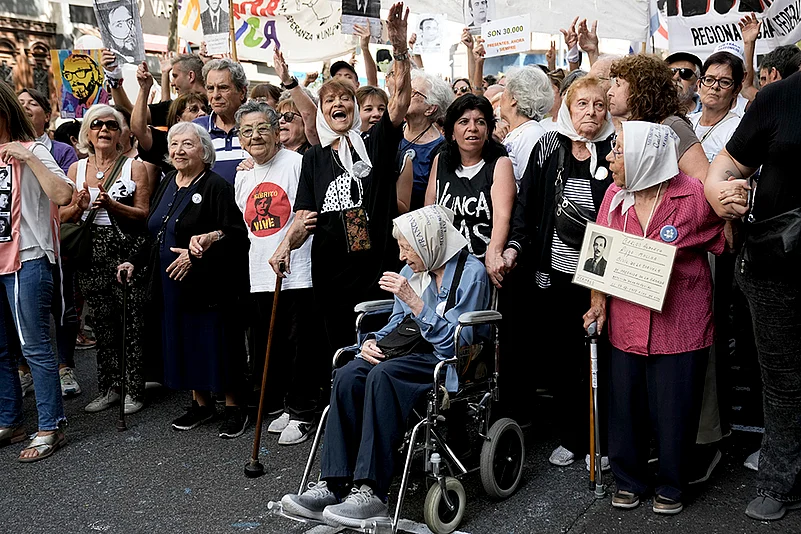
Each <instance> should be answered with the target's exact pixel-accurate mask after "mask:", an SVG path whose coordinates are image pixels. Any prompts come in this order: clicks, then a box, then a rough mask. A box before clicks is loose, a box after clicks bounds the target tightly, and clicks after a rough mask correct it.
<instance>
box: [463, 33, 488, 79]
mask: <svg viewBox="0 0 801 534" xmlns="http://www.w3.org/2000/svg"><path fill="white" fill-rule="evenodd" d="M462 44H463V45H464V46H465V48H467V80H468V81H469V82H470V83H471V84H472V83H473V73H474V72H475V71H476V58H475V56H473V47H474V46H475V43H474V41H473V36H472V35H470V30H469V29H468V28H463V29H462ZM481 70H482V71H483V70H484V66H483V65H482V66H481Z"/></svg>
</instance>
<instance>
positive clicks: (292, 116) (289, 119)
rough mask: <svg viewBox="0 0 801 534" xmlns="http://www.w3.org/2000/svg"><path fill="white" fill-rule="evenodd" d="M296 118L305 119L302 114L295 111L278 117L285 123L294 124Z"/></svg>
mask: <svg viewBox="0 0 801 534" xmlns="http://www.w3.org/2000/svg"><path fill="white" fill-rule="evenodd" d="M295 117H303V115H301V114H300V113H295V112H294V111H287V112H285V113H281V114H280V115H279V116H278V118H279V119H284V122H292V121H293V120H295Z"/></svg>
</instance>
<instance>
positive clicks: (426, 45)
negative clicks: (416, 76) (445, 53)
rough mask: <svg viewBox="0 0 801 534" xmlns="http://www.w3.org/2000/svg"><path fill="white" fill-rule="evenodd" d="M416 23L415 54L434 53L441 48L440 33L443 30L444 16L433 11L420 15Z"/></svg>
mask: <svg viewBox="0 0 801 534" xmlns="http://www.w3.org/2000/svg"><path fill="white" fill-rule="evenodd" d="M419 20H420V22H419V23H418V24H417V29H416V31H415V33H417V41H416V42H415V43H414V49H413V50H412V51H413V52H414V53H415V54H436V53H439V52H440V51H441V50H442V33H443V32H444V30H445V16H444V15H439V14H433V13H426V14H423V15H420V19H419Z"/></svg>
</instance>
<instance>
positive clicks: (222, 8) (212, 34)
mask: <svg viewBox="0 0 801 534" xmlns="http://www.w3.org/2000/svg"><path fill="white" fill-rule="evenodd" d="M199 4H200V27H201V30H202V31H203V41H205V43H206V53H207V54H208V55H210V56H212V55H216V54H230V53H231V33H230V26H231V16H230V14H229V11H228V2H227V1H226V0H199Z"/></svg>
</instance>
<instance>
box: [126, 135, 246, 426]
mask: <svg viewBox="0 0 801 534" xmlns="http://www.w3.org/2000/svg"><path fill="white" fill-rule="evenodd" d="M167 142H168V145H169V149H170V163H171V164H172V165H173V167H175V171H174V172H173V173H170V174H169V175H167V176H166V177H165V178H164V180H162V182H161V184H160V185H159V188H158V190H156V193H155V194H154V195H153V207H152V208H151V210H150V214H149V215H148V216H147V229H148V233H149V234H150V236H151V237H152V239H153V243H152V245H150V246H144V247H141V248H140V249H139V251H138V253H137V254H135V255H133V256H132V257H131V259H130V260H129V261H127V262H125V263H121V264H120V265H119V266H118V267H117V277H118V278H119V277H120V272H121V271H123V270H124V271H126V272H127V273H128V277H129V278H130V277H131V275H133V274H135V273H138V272H141V271H143V270H145V269H147V268H150V269H151V274H150V276H151V278H152V280H151V282H150V284H149V285H150V287H151V293H152V294H151V297H152V298H154V299H157V300H158V301H159V304H160V306H159V308H160V312H161V340H162V355H163V358H164V385H165V386H167V387H170V388H172V389H178V390H193V397H194V400H193V402H192V405H191V407H190V408H189V409H188V410H187V412H186V413H185V414H184V415H182V416H180V417H178V418H177V419H175V420H174V421H173V422H172V427H173V428H174V429H175V430H191V429H193V428H195V427H197V426H199V425H201V424H203V423H206V422H209V421H211V420H213V419H214V418H215V417H216V415H217V412H216V409H215V407H214V402H213V400H212V398H211V395H210V392H212V391H213V392H215V393H224V394H225V412H224V418H223V422H222V424H221V426H220V432H219V435H220V437H221V438H235V437H237V436H240V435H242V433H243V432H244V431H245V428H246V426H247V422H248V417H247V414H246V412H245V410H243V409H241V408H239V407H238V404H237V400H238V399H237V394H238V393H239V390H240V389H241V387H242V382H243V380H244V347H243V343H242V342H243V339H244V326H243V324H242V320H241V317H240V315H239V312H238V309H237V308H238V304H239V303H238V297H240V296H241V295H242V294H243V293H244V291H246V287H245V285H244V284H243V280H245V279H246V277H247V238H246V236H245V227H244V223H243V222H242V215H241V213H240V212H239V210H238V209H237V207H236V204H235V203H234V195H233V186H231V185H230V184H228V183H226V181H225V180H224V179H223V178H222V177H221V176H220V175H218V174H216V173H215V172H213V171H211V170H210V169H211V167H212V166H213V165H214V157H215V153H214V145H213V144H212V142H211V138H210V137H209V134H208V132H206V131H205V130H204V129H203V128H202V127H201V126H200V125H198V124H196V123H192V122H180V123H178V124H176V125H175V126H173V127H172V128H170V131H169V132H168V134H167Z"/></svg>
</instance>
